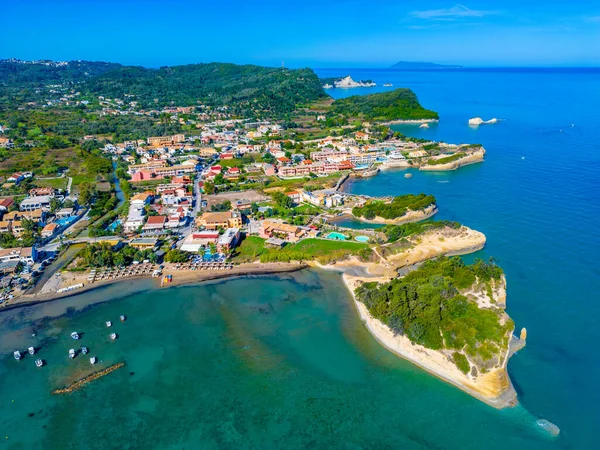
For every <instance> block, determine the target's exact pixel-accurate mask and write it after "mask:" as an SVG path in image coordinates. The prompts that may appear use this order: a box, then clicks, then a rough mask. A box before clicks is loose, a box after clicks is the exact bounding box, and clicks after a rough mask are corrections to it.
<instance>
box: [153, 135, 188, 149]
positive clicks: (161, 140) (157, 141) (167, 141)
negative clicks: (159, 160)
mask: <svg viewBox="0 0 600 450" xmlns="http://www.w3.org/2000/svg"><path fill="white" fill-rule="evenodd" d="M184 141H185V135H183V134H175V135H173V136H154V137H149V138H148V145H151V146H153V147H160V146H162V145H173V144H178V143H180V142H184Z"/></svg>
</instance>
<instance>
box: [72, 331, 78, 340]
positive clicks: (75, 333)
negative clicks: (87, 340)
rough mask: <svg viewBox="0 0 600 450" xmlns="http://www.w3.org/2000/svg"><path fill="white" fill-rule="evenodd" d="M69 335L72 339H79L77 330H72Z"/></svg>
mask: <svg viewBox="0 0 600 450" xmlns="http://www.w3.org/2000/svg"><path fill="white" fill-rule="evenodd" d="M71 337H72V338H73V339H75V340H77V339H79V333H77V331H73V332H72V333H71Z"/></svg>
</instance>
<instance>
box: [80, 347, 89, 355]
mask: <svg viewBox="0 0 600 450" xmlns="http://www.w3.org/2000/svg"><path fill="white" fill-rule="evenodd" d="M87 352H88V348H87V347H81V353H82V354H84V355H87Z"/></svg>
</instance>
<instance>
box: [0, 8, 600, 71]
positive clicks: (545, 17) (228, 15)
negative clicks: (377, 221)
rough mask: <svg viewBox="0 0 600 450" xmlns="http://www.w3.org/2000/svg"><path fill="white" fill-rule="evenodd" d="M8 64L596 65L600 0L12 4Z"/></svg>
mask: <svg viewBox="0 0 600 450" xmlns="http://www.w3.org/2000/svg"><path fill="white" fill-rule="evenodd" d="M2 3H3V5H2V7H1V8H0V14H1V15H2V17H3V19H4V20H3V21H2V25H1V26H0V58H19V59H26V60H32V59H53V60H74V59H85V60H93V61H112V62H120V63H122V64H134V65H143V66H148V67H158V66H162V65H176V64H187V63H199V62H212V61H220V62H234V63H239V64H242V63H244V64H246V63H247V64H260V65H266V66H279V65H281V64H282V61H283V62H284V63H285V65H286V66H287V67H312V68H327V67H353V68H354V67H356V68H358V67H374V68H378V67H382V68H383V67H389V66H390V65H391V64H393V63H395V62H397V61H431V62H436V63H441V64H444V63H446V64H461V65H465V66H472V67H490V66H495V67H501V66H516V67H538V66H561V67H562V66H600V0H593V1H590V0H570V1H566V0H560V1H558V0H545V1H537V0H518V1H517V0H502V1H499V0H496V1H474V0H461V3H456V2H453V1H438V0H436V1H427V0H419V1H412V0H387V1H382V0H348V1H341V0H328V1H322V0H303V1H299V2H289V1H286V0H279V1H273V0H262V1H261V0H258V1H256V2H254V1H248V0H244V1H240V0H227V1H223V0H219V1H216V0H213V1H206V0H196V1H193V0H143V1H142V0H6V1H3V2H2Z"/></svg>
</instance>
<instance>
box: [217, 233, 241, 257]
mask: <svg viewBox="0 0 600 450" xmlns="http://www.w3.org/2000/svg"><path fill="white" fill-rule="evenodd" d="M239 239H240V229H239V228H228V229H226V230H225V233H223V234H222V235H221V236H219V239H218V240H217V251H219V252H221V253H226V252H228V251H230V250H233V248H234V247H235V246H236V244H237V243H238V240H239Z"/></svg>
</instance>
